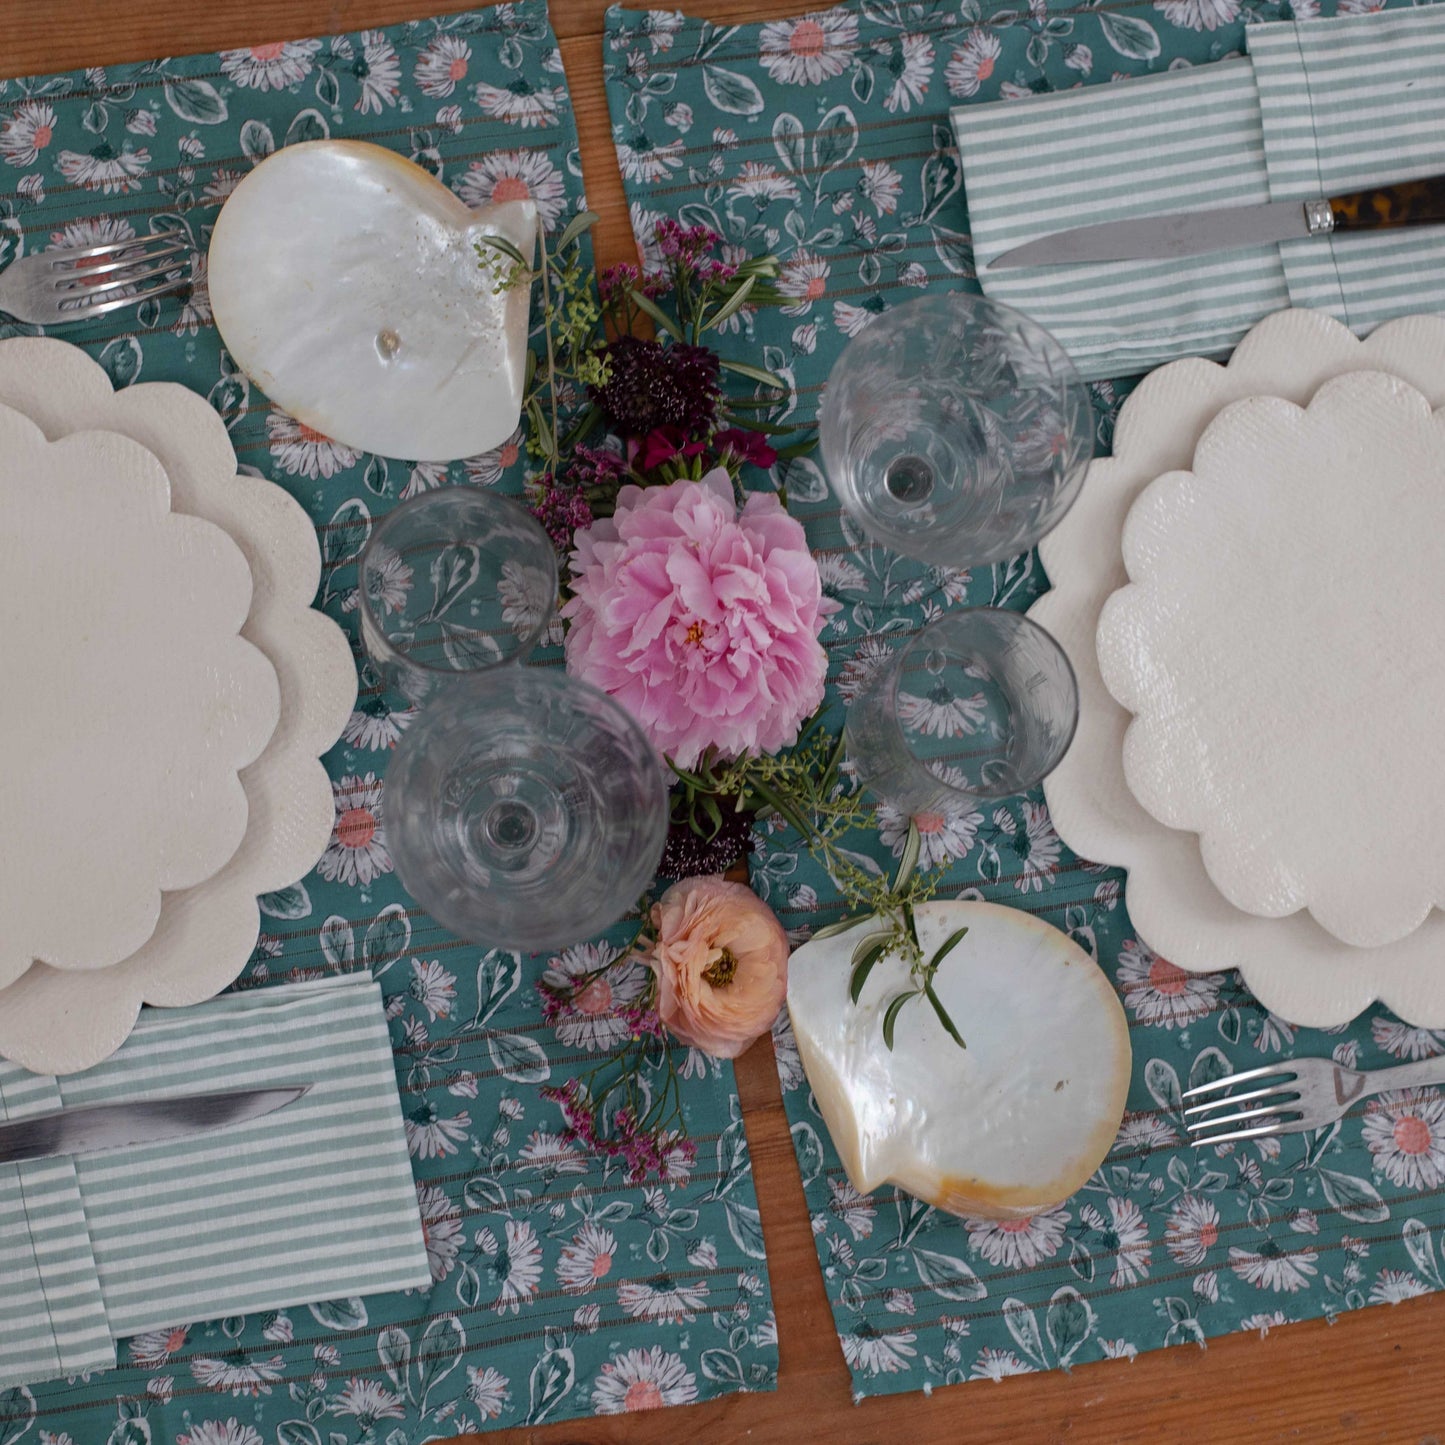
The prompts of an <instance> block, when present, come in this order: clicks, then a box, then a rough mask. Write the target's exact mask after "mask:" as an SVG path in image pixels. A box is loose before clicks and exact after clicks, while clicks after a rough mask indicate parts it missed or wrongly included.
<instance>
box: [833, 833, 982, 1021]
mask: <svg viewBox="0 0 1445 1445" xmlns="http://www.w3.org/2000/svg"><path fill="white" fill-rule="evenodd" d="M922 844H923V839H922V836H921V835H920V834H919V831H918V824H917V823H913V822H910V823H909V825H908V839H907V841H906V842H905V843H904V845H903V856H902V857H901V858H900V859H899V860H898V870H897V872H896V873H895V874H894V877H893V883H892V886H891V888H890V889H889V894H890V897H889V898H888V899H887V900H886V901H885V903H884V905H883V906H882V907H881V908H878V909H876V910H875V911H874V912H873V913H872V914H863V915H854V916H852V917H849V918H844V919H841V920H840V921H839V922H837V923H831V924H829V925H828V926H827V927H826V928H820V929H819V930H818V931H817V932H816V933H815V934H814V935H813V937H814V938H827V937H829V936H831V935H833V934H836V933H843V932H845V931H846V930H848V929H850V928H853V927H855V926H856V925H857V924H859V923H862V922H865V921H866V920H868V919H870V918H871V919H872V920H874V921H875V922H877V923H878V924H879V925H880V926H879V927H877V928H874V929H870V930H869V932H868V933H866V934H865V935H864V936H863V937H862V938H861V939H860V940H859V942H858V946H857V947H856V948H855V949H854V950H853V958H852V962H851V965H850V969H851V971H850V973H849V977H848V997H849V998H850V999H851V1000H852V1001H853V1003H855V1004H856V1003H857V1002H858V1000H859V998H860V997H861V996H862V993H863V986H864V984H866V983H867V982H868V975H869V974H870V973H872V972H873V968H874V966H875V965H876V964H877V963H878V961H879V959H881V958H883V957H885V956H886V955H887V954H889V953H893V952H899V953H901V954H902V955H903V956H904V957H905V958H906V959H908V961H909V970H908V971H909V976H910V978H911V979H912V981H913V987H912V988H906V989H903V990H902V991H901V992H899V993H896V994H894V995H893V997H892V998H891V999H889V1001H888V1007H887V1008H886V1009H884V1011H883V1042H884V1043H885V1044H886V1045H887V1046H888V1048H889V1049H892V1047H893V1034H894V1030H895V1028H896V1027H897V1025H898V1015H899V1014H900V1013H902V1011H903V1006H904V1004H906V1003H908V1001H909V1000H910V999H915V998H920V997H922V998H925V999H927V1000H928V1002H929V1003H930V1004H931V1005H932V1007H933V1011H934V1013H935V1014H937V1015H938V1021H939V1023H941V1024H942V1025H943V1027H944V1028H945V1029H946V1030H947V1032H948V1036H949V1037H950V1038H951V1039H952V1040H953V1041H954V1043H956V1044H957V1045H958V1046H959V1048H961V1049H965V1048H967V1047H968V1045H967V1044H966V1043H965V1042H964V1040H963V1035H962V1034H961V1033H959V1031H958V1025H957V1024H955V1023H954V1021H953V1019H952V1018H951V1017H950V1016H949V1013H948V1010H947V1009H946V1008H944V1006H943V1000H942V999H941V998H939V996H938V990H937V989H936V988H935V987H934V979H935V977H936V976H937V974H938V969H939V966H940V965H941V964H942V963H943V961H944V959H945V958H947V957H948V955H949V954H950V953H952V952H953V950H954V948H956V947H957V946H958V944H959V943H961V942H962V941H963V938H964V936H965V935H966V934H967V933H968V925H967V924H965V925H964V926H963V927H962V928H957V929H955V930H954V931H953V932H952V933H950V934H949V935H948V937H947V938H946V939H944V941H943V942H942V943H941V944H940V945H939V946H938V947H937V948H936V949H935V950H934V952H933V954H932V956H931V957H928V958H925V957H924V954H923V945H922V943H921V942H920V941H919V938H918V923H917V920H916V919H915V918H914V915H913V910H914V907H915V902H916V900H914V899H913V898H912V897H910V894H909V884H910V883H911V881H912V880H913V878H914V875H915V871H916V869H917V867H918V856H919V853H920V851H921V849H922Z"/></svg>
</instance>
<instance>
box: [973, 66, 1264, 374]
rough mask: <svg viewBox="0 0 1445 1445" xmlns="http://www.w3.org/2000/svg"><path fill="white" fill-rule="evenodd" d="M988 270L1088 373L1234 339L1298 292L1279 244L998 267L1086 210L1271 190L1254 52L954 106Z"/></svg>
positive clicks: (1135, 366)
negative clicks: (994, 268)
mask: <svg viewBox="0 0 1445 1445" xmlns="http://www.w3.org/2000/svg"><path fill="white" fill-rule="evenodd" d="M953 123H954V130H955V132H956V133H957V136H958V147H959V154H960V156H961V158H962V162H963V184H964V189H965V191H966V192H967V195H968V218H969V227H970V230H971V232H972V235H973V254H974V260H975V262H976V264H977V266H978V279H979V283H980V284H981V285H982V287H983V289H984V293H985V294H986V295H988V296H992V297H993V298H994V299H995V300H998V301H1003V302H1006V303H1007V304H1008V305H1010V306H1017V307H1018V308H1019V310H1020V311H1023V312H1025V313H1026V314H1027V315H1029V316H1031V317H1033V318H1034V320H1035V321H1037V322H1038V323H1039V324H1040V325H1041V326H1043V327H1045V328H1046V329H1047V330H1049V331H1052V332H1053V334H1054V335H1055V336H1056V337H1058V339H1059V341H1060V342H1061V343H1062V344H1063V346H1064V349H1065V350H1066V351H1067V352H1068V353H1069V355H1070V357H1072V358H1073V361H1074V364H1075V365H1076V366H1077V367H1078V368H1079V371H1080V373H1081V374H1082V375H1083V376H1084V377H1085V378H1086V379H1092V378H1095V377H1103V376H1129V375H1133V374H1134V373H1136V372H1142V371H1148V370H1150V369H1151V368H1153V367H1155V366H1158V365H1159V364H1160V363H1162V362H1165V361H1170V360H1173V359H1174V358H1175V357H1178V356H1182V355H1211V354H1217V353H1220V352H1224V351H1228V350H1230V349H1231V348H1232V347H1233V346H1234V345H1235V344H1236V343H1237V342H1238V341H1239V340H1240V338H1241V337H1242V336H1243V335H1244V334H1245V332H1246V331H1248V330H1249V328H1250V327H1251V326H1253V325H1254V323H1255V322H1256V321H1258V320H1259V318H1260V317H1261V316H1267V315H1268V314H1269V313H1270V312H1271V311H1278V310H1280V309H1281V308H1282V307H1284V306H1287V305H1289V293H1288V291H1287V290H1286V288H1285V278H1284V267H1283V265H1282V264H1281V262H1280V258H1279V251H1278V248H1277V247H1274V246H1267V247H1263V248H1260V249H1256V250H1250V251H1236V252H1231V253H1227V254H1217V255H1206V256H1196V257H1190V258H1189V259H1187V260H1183V261H1129V262H1124V263H1118V262H1114V263H1110V264H1107V265H1089V266H1029V267H1018V268H1010V269H1007V270H1003V271H998V272H990V271H989V270H988V269H987V265H988V262H989V261H990V260H991V259H992V258H993V257H994V256H997V255H999V254H1000V252H1003V251H1007V250H1010V249H1012V248H1013V247H1014V246H1018V245H1022V244H1023V243H1024V242H1025V241H1032V240H1034V239H1035V238H1036V237H1039V236H1047V235H1051V234H1052V233H1053V232H1055V231H1066V230H1068V229H1069V228H1070V227H1073V226H1087V225H1092V224H1093V223H1094V222H1096V221H1112V220H1124V219H1126V218H1128V217H1130V216H1149V215H1154V214H1157V213H1158V212H1161V211H1178V210H1187V209H1190V208H1192V207H1213V206H1247V205H1252V204H1254V203H1256V202H1263V201H1267V200H1269V180H1268V176H1267V174H1266V171H1265V156H1264V135H1263V128H1262V126H1261V122H1260V109H1259V96H1258V93H1257V91H1256V88H1255V82H1254V71H1253V68H1252V66H1251V65H1250V62H1249V61H1248V60H1242V59H1241V60H1223V61H1220V62H1218V63H1217V64H1214V65H1203V66H1200V67H1198V68H1197V69H1194V70H1180V71H1169V72H1167V73H1166V74H1164V75H1158V76H1149V77H1147V78H1144V79H1138V80H1126V81H1120V82H1119V83H1118V84H1115V85H1102V86H1093V87H1089V88H1087V89H1081V90H1071V91H1068V92H1066V93H1063V94H1057V95H1044V96H1039V97H1037V98H1035V99H1029V100H1007V101H999V102H997V103H995V104H991V105H978V106H961V107H959V108H958V109H956V110H955V111H954V112H953Z"/></svg>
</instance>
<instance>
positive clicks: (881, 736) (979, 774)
mask: <svg viewBox="0 0 1445 1445" xmlns="http://www.w3.org/2000/svg"><path fill="white" fill-rule="evenodd" d="M1078 718H1079V692H1078V686H1077V684H1076V683H1075V680H1074V670H1073V668H1072V667H1071V666H1070V664H1069V659H1068V658H1067V657H1066V656H1065V654H1064V651H1063V649H1062V648H1061V647H1060V646H1059V645H1058V643H1057V642H1055V641H1054V639H1053V638H1052V637H1051V636H1050V635H1049V634H1048V633H1047V632H1045V631H1044V629H1043V628H1042V627H1040V626H1039V625H1038V623H1036V622H1031V621H1030V620H1029V619H1028V618H1027V617H1024V616H1023V615H1022V614H1021V613H1018V612H1006V611H1003V610H1002V609H1000V608H993V607H972V608H964V609H961V610H960V611H957V612H947V613H945V614H944V615H943V616H942V617H940V618H939V619H938V620H937V621H936V622H933V623H931V624H930V625H929V626H927V627H925V628H924V629H923V631H922V632H920V633H918V635H917V636H916V637H914V638H913V639H912V640H911V641H910V642H909V643H908V644H907V646H905V647H903V648H902V649H901V650H900V651H898V652H897V653H895V654H894V655H893V657H892V658H891V659H890V660H889V661H888V662H887V663H886V664H884V665H883V666H882V667H880V668H879V669H878V670H877V671H876V672H875V673H873V674H872V676H871V677H869V678H868V679H867V681H866V682H865V683H864V685H863V686H862V688H861V689H860V690H859V691H858V693H857V694H856V695H855V697H854V699H853V701H852V703H851V704H850V705H849V708H848V716H847V721H846V724H845V733H846V738H847V751H848V757H849V758H850V760H851V761H852V762H853V764H854V765H855V767H856V768H857V770H858V777H859V780H860V782H862V783H863V785H864V786H865V787H867V788H868V789H869V790H870V791H871V792H872V793H873V794H874V795H875V796H876V797H877V798H879V799H880V800H882V801H883V802H886V803H888V804H890V805H891V806H893V807H895V808H897V809H898V810H899V812H901V813H903V814H904V815H905V816H908V817H917V816H918V815H919V814H922V813H930V812H932V813H947V812H949V811H951V810H956V809H958V808H961V807H965V806H968V805H974V804H982V803H986V802H990V801H993V800H996V799H999V798H1006V797H1010V796H1011V795H1013V794H1015V793H1022V792H1026V791H1027V790H1028V789H1029V788H1031V787H1033V786H1034V785H1035V784H1036V783H1038V782H1039V781H1040V780H1041V779H1043V778H1044V777H1046V776H1047V775H1048V774H1049V773H1050V772H1052V771H1053V769H1054V768H1055V767H1057V766H1058V763H1059V760H1060V759H1061V758H1062V757H1063V756H1064V754H1065V753H1066V752H1067V751H1068V748H1069V744H1070V743H1071V742H1072V741H1073V737H1074V728H1075V726H1076V724H1077V722H1078Z"/></svg>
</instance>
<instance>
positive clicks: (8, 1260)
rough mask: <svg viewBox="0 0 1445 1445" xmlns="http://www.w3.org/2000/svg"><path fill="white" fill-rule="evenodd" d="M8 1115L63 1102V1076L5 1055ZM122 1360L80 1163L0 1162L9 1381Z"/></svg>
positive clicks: (0, 1271)
mask: <svg viewBox="0 0 1445 1445" xmlns="http://www.w3.org/2000/svg"><path fill="white" fill-rule="evenodd" d="M0 1071H3V1084H0V1119H23V1118H26V1117H27V1116H29V1115H31V1114H48V1113H50V1112H52V1111H53V1110H55V1109H58V1108H60V1106H61V1099H60V1090H59V1089H58V1088H57V1087H56V1081H55V1080H54V1079H48V1078H43V1077H41V1076H40V1075H38V1074H26V1073H25V1072H23V1071H22V1070H20V1069H17V1068H15V1067H14V1065H9V1064H0ZM113 1364H115V1345H114V1343H113V1342H112V1340H111V1336H110V1327H109V1325H108V1324H107V1322H106V1317H105V1305H104V1303H103V1302H102V1300H101V1296H100V1277H99V1276H98V1275H97V1274H96V1269H95V1257H94V1255H93V1254H92V1252H91V1248H90V1236H89V1235H88V1233H87V1232H86V1228H85V1214H84V1212H83V1210H82V1209H81V1205H80V1191H79V1190H78V1189H77V1187H76V1182H75V1165H74V1162H73V1161H72V1160H70V1159H37V1160H35V1161H34V1162H33V1163H30V1164H7V1165H0V1386H4V1385H19V1384H26V1383H28V1382H30V1381H32V1380H48V1379H50V1378H51V1377H52V1376H55V1375H73V1374H80V1373H81V1372H83V1371H85V1370H96V1369H104V1368H105V1367H106V1366H107V1365H113Z"/></svg>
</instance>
